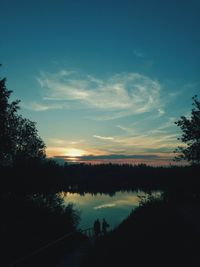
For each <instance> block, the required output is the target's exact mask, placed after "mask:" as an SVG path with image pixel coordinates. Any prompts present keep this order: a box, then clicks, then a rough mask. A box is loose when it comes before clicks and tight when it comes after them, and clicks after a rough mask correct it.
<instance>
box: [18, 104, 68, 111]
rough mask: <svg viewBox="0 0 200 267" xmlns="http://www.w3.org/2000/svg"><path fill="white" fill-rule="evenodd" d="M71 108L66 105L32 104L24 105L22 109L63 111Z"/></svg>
mask: <svg viewBox="0 0 200 267" xmlns="http://www.w3.org/2000/svg"><path fill="white" fill-rule="evenodd" d="M68 107H69V106H68V105H67V104H66V103H62V104H61V103H47V102H45V103H38V102H30V103H22V108H25V109H28V110H33V111H47V110H53V109H63V108H65V109H66V108H68Z"/></svg>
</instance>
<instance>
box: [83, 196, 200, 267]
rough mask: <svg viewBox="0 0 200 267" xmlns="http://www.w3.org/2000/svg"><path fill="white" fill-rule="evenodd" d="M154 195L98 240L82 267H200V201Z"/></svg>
mask: <svg viewBox="0 0 200 267" xmlns="http://www.w3.org/2000/svg"><path fill="white" fill-rule="evenodd" d="M179 200H180V201H179V202H176V201H174V200H172V199H171V198H168V196H166V197H164V198H161V199H158V198H157V199H156V198H152V197H150V198H149V199H148V200H147V201H145V202H143V203H142V204H141V205H140V206H139V207H138V208H137V209H136V210H135V211H133V212H132V213H131V214H130V216H129V217H128V218H127V219H126V220H124V221H123V222H122V223H121V225H120V226H118V227H117V228H116V229H115V230H114V231H113V232H111V233H109V234H107V236H105V237H103V238H101V239H99V240H98V242H97V244H96V246H95V248H94V249H93V251H92V252H91V253H90V255H89V256H88V257H87V258H86V259H85V261H84V263H83V265H82V266H84V267H90V266H96V267H100V266H105V267H110V266H115V267H117V266H119V267H120V266H141V267H143V266H144V267H146V266H155V267H160V266H163V267H164V266H166V267H167V266H192V267H193V266H200V258H199V238H200V227H199V222H200V215H199V211H200V203H196V201H195V202H193V201H194V199H193V201H191V202H188V201H187V203H186V202H181V199H179Z"/></svg>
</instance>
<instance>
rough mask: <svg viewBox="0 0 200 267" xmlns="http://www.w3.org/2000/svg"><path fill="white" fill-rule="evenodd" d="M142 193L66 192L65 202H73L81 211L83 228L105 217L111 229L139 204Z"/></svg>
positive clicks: (81, 226) (81, 225)
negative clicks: (81, 193)
mask: <svg viewBox="0 0 200 267" xmlns="http://www.w3.org/2000/svg"><path fill="white" fill-rule="evenodd" d="M142 194H143V193H142V192H140V193H138V192H116V193H115V195H114V196H110V195H107V194H99V193H98V194H97V195H92V194H90V193H86V194H85V195H80V194H77V193H66V196H65V203H66V204H68V203H73V204H74V207H75V208H76V209H78V210H79V211H80V215H81V222H80V225H79V226H80V228H81V229H84V228H89V227H92V226H93V223H94V220H96V219H97V218H99V219H100V220H101V221H102V219H103V218H105V219H106V221H107V222H108V223H109V225H110V229H111V228H113V227H115V226H117V225H118V224H119V223H121V222H122V221H123V220H124V219H125V218H126V217H127V216H128V215H129V214H130V212H131V211H132V210H133V209H135V208H136V207H137V206H138V205H139V195H142Z"/></svg>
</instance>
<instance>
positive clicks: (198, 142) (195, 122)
mask: <svg viewBox="0 0 200 267" xmlns="http://www.w3.org/2000/svg"><path fill="white" fill-rule="evenodd" d="M192 100H193V103H192V105H193V108H192V111H191V116H190V118H186V117H185V116H181V118H180V120H178V121H177V122H175V124H177V125H178V126H179V127H180V128H181V130H182V132H183V133H182V136H181V137H180V138H179V140H181V141H182V142H183V143H185V144H186V146H183V147H178V148H177V149H176V150H175V152H177V153H179V155H178V156H177V157H176V158H175V159H176V160H181V159H184V160H187V161H188V162H189V163H190V164H192V165H200V101H199V100H198V99H197V96H194V97H193V98H192Z"/></svg>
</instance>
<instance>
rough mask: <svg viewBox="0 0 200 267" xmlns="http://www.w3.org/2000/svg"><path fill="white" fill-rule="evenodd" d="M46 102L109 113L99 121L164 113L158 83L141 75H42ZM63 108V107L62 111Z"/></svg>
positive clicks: (64, 72) (74, 73) (41, 84)
mask: <svg viewBox="0 0 200 267" xmlns="http://www.w3.org/2000/svg"><path fill="white" fill-rule="evenodd" d="M37 80H38V82H39V84H40V86H41V88H42V89H43V90H42V93H43V100H48V101H55V102H56V103H58V101H62V103H63V102H64V103H70V104H71V105H70V106H72V107H73V104H74V105H75V103H79V106H80V107H82V108H83V107H84V108H85V107H86V108H90V109H96V110H99V111H104V112H106V115H105V114H104V115H102V116H100V117H99V119H105V120H106V119H108V120H109V119H114V118H120V117H124V116H128V115H131V114H141V113H145V112H150V111H156V112H157V113H159V114H163V109H162V104H161V101H160V91H161V85H160V84H159V82H158V81H156V80H152V79H150V78H149V77H147V76H144V75H141V74H138V73H121V74H116V75H113V76H111V77H109V78H108V79H97V78H96V77H94V76H91V75H83V74H80V73H77V72H71V71H65V70H63V71H60V72H58V73H56V74H50V73H42V74H41V75H40V77H38V78H37ZM62 107H63V106H62V105H61V108H62Z"/></svg>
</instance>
